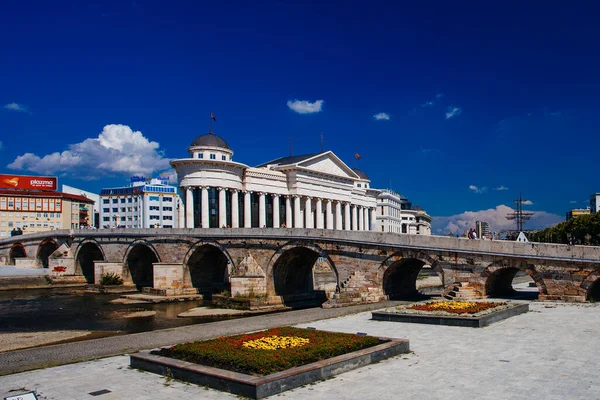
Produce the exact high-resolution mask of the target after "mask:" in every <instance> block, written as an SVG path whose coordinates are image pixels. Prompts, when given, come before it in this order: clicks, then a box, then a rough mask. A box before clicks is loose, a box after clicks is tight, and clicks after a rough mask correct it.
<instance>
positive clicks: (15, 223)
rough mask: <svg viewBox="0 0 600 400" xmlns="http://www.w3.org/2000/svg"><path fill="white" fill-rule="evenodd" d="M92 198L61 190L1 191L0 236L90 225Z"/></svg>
mask: <svg viewBox="0 0 600 400" xmlns="http://www.w3.org/2000/svg"><path fill="white" fill-rule="evenodd" d="M93 204H94V201H93V200H91V199H89V198H87V197H84V196H78V195H74V194H69V193H61V192H34V191H24V190H0V237H8V236H10V235H11V232H12V231H13V230H20V231H21V232H22V233H24V234H26V233H34V232H44V231H51V230H54V229H80V228H86V227H88V226H89V224H90V221H91V216H92V206H93Z"/></svg>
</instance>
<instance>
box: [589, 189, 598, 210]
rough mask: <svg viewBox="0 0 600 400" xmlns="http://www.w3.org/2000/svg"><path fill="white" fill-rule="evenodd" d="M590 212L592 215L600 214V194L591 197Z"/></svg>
mask: <svg viewBox="0 0 600 400" xmlns="http://www.w3.org/2000/svg"><path fill="white" fill-rule="evenodd" d="M590 210H591V212H592V214H596V213H597V212H600V193H594V194H592V195H591V196H590Z"/></svg>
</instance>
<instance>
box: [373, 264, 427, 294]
mask: <svg viewBox="0 0 600 400" xmlns="http://www.w3.org/2000/svg"><path fill="white" fill-rule="evenodd" d="M424 265H425V262H424V261H421V260H419V259H416V258H404V259H401V260H398V261H396V262H394V263H393V264H392V265H390V266H389V267H388V268H387V269H386V270H385V273H384V274H383V291H384V292H385V294H386V295H387V296H388V297H389V299H390V300H402V299H412V298H416V297H422V296H423V293H420V292H419V291H418V290H417V277H418V276H419V272H420V271H421V269H422V268H423V266H424Z"/></svg>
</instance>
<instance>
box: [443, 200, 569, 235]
mask: <svg viewBox="0 0 600 400" xmlns="http://www.w3.org/2000/svg"><path fill="white" fill-rule="evenodd" d="M512 212H513V209H512V208H510V207H508V206H505V205H503V204H501V205H499V206H497V207H496V208H490V209H488V210H480V211H465V212H464V213H462V214H456V215H451V216H449V217H433V222H432V230H433V232H434V233H436V234H447V233H449V232H452V233H455V234H456V233H458V234H460V235H462V234H463V233H464V232H465V231H468V230H469V228H474V227H475V221H486V222H487V223H489V224H490V230H491V231H494V232H497V231H501V230H515V229H516V223H515V221H511V220H508V219H506V215H508V214H509V213H512ZM563 220H564V218H563V217H562V216H560V215H556V214H551V213H548V212H545V211H534V214H533V216H532V217H531V219H530V220H529V221H527V222H525V224H524V225H525V226H524V228H525V229H543V228H547V227H549V226H553V225H555V224H557V223H559V222H562V221H563Z"/></svg>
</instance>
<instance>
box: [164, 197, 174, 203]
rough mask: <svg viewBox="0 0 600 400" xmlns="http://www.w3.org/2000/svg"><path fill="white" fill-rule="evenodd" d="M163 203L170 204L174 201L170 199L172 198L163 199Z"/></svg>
mask: <svg viewBox="0 0 600 400" xmlns="http://www.w3.org/2000/svg"><path fill="white" fill-rule="evenodd" d="M163 201H166V202H168V203H170V202H172V201H173V199H172V198H170V197H163Z"/></svg>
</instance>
